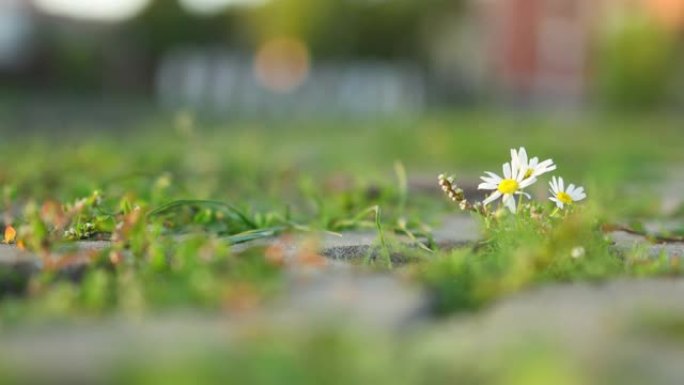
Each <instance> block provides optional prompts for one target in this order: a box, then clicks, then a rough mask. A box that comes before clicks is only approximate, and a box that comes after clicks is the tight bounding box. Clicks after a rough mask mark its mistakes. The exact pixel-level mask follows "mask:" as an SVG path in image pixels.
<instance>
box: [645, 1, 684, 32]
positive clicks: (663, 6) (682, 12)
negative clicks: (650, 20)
mask: <svg viewBox="0 0 684 385" xmlns="http://www.w3.org/2000/svg"><path fill="white" fill-rule="evenodd" d="M646 6H647V8H648V9H649V11H650V12H651V13H652V14H653V15H654V16H655V17H656V18H657V19H658V20H659V21H660V22H662V23H663V24H664V25H665V26H667V27H669V28H681V27H682V26H684V0H647V1H646Z"/></svg>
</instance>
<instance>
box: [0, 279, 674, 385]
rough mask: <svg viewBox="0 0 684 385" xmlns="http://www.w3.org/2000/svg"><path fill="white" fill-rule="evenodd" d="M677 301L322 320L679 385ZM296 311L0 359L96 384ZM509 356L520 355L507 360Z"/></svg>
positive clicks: (283, 324) (291, 323) (4, 337)
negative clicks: (394, 323) (409, 318)
mask: <svg viewBox="0 0 684 385" xmlns="http://www.w3.org/2000/svg"><path fill="white" fill-rule="evenodd" d="M389 294H391V293H388V292H384V293H381V294H380V293H379V294H378V295H389ZM682 298H684V280H682V279H670V280H617V281H612V282H608V283H601V284H590V283H578V284H556V285H549V286H545V287H541V288H537V289H535V290H531V291H527V292H522V293H519V294H516V295H513V296H511V297H508V298H505V299H503V300H501V301H499V302H498V303H495V304H494V305H492V306H490V307H489V308H486V309H483V310H481V311H479V312H477V313H473V314H461V315H456V316H453V317H450V318H448V319H444V320H438V321H434V320H433V321H430V322H427V320H423V322H414V323H411V324H409V325H404V327H400V328H399V329H396V328H387V327H386V326H385V325H380V324H379V323H370V324H369V323H365V322H361V323H354V322H352V321H350V320H349V319H348V318H335V317H333V318H329V319H327V321H329V322H332V323H333V324H338V325H339V324H342V325H344V328H345V329H351V330H354V329H355V328H357V327H359V326H361V329H357V330H362V333H366V334H368V335H375V336H389V337H390V338H391V339H393V340H399V341H401V340H404V341H405V342H406V341H407V340H408V341H411V345H409V346H410V348H411V351H410V352H408V353H406V354H409V355H411V356H414V357H415V359H417V360H418V359H427V360H440V361H443V360H447V362H451V363H453V364H454V365H456V364H458V365H461V366H463V365H470V366H471V367H474V368H480V369H484V370H486V369H487V368H489V369H491V368H496V367H499V366H505V365H521V364H522V365H524V364H525V361H524V359H525V357H526V355H530V354H532V355H533V357H534V358H536V359H541V360H542V362H543V363H547V364H548V363H552V364H553V363H554V362H555V361H554V359H555V360H562V362H564V365H570V366H571V367H573V368H576V369H577V370H579V371H580V372H581V373H582V372H584V373H585V374H591V375H593V376H599V378H602V377H606V378H610V379H611V382H606V381H604V382H599V383H620V384H623V383H628V384H632V383H633V384H641V383H648V384H656V385H658V384H679V383H681V381H680V380H681V378H684V366H683V365H681V363H682V362H684V337H682V334H681V327H682V325H684V301H682ZM300 310H301V309H298V308H295V309H292V311H291V312H290V313H288V314H287V315H282V314H277V313H273V312H268V313H256V314H250V315H246V316H244V315H243V316H240V317H229V316H218V315H216V316H207V315H204V316H198V315H192V314H188V313H185V314H175V315H168V314H167V315H165V316H163V317H156V318H151V319H137V320H136V319H124V318H115V319H108V320H104V321H100V322H98V323H86V322H84V323H81V324H77V325H68V326H55V327H52V328H44V329H38V330H35V329H30V332H27V331H26V330H19V331H12V332H6V333H0V343H1V344H2V349H0V360H2V362H3V364H4V365H5V367H9V368H12V369H13V370H14V371H16V372H20V373H23V374H26V373H28V374H36V375H40V374H41V373H49V374H50V376H52V378H53V379H54V378H63V379H81V380H83V379H84V378H85V379H91V380H94V379H96V378H98V376H99V375H102V374H103V373H108V371H114V370H116V364H117V363H119V362H121V360H122V359H127V360H137V359H141V360H143V359H146V360H150V359H151V358H152V359H162V357H168V356H172V357H176V358H178V359H182V358H183V357H184V356H185V355H187V356H190V357H192V354H194V353H196V352H198V351H212V349H219V348H221V347H225V346H231V345H233V344H235V343H236V341H239V339H240V338H241V336H244V335H254V334H255V333H264V332H265V333H268V331H269V330H279V331H294V332H297V331H299V332H306V331H307V330H311V328H312V327H313V326H314V325H319V326H320V325H321V319H320V318H316V317H311V313H309V312H302V311H300ZM366 310H368V309H366ZM372 311H373V310H372V309H371V312H372ZM236 338H237V340H236ZM372 341H376V342H377V340H375V339H372ZM381 341H382V339H381ZM179 347H182V349H179ZM540 355H541V358H540ZM511 359H512V360H522V361H519V362H518V361H513V363H511V362H510V360H511ZM497 360H506V361H504V362H499V361H497ZM36 363H40V370H39V371H36ZM556 363H557V362H556ZM455 370H456V369H455ZM569 383H587V382H584V381H580V382H572V381H571V382H569Z"/></svg>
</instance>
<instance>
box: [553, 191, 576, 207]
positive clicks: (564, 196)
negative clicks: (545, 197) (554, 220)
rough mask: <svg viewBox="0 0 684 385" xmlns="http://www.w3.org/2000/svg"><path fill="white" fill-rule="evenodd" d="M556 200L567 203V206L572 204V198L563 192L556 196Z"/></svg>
mask: <svg viewBox="0 0 684 385" xmlns="http://www.w3.org/2000/svg"><path fill="white" fill-rule="evenodd" d="M556 199H558V200H559V201H561V202H563V203H565V204H566V205H569V204H570V203H572V197H571V196H570V195H569V194H568V193H566V192H563V191H561V192H559V193H558V194H556Z"/></svg>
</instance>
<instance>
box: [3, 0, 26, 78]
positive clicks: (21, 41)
mask: <svg viewBox="0 0 684 385" xmlns="http://www.w3.org/2000/svg"><path fill="white" fill-rule="evenodd" d="M32 30H33V20H32V18H31V12H30V10H29V9H28V8H27V7H26V6H25V3H24V2H23V1H22V0H0V69H3V68H14V67H17V66H19V65H21V63H23V61H24V60H25V59H26V56H27V54H28V51H29V46H30V40H31V31H32Z"/></svg>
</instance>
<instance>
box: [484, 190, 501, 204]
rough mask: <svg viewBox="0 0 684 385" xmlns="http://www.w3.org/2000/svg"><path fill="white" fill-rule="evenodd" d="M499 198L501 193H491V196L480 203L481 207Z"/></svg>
mask: <svg viewBox="0 0 684 385" xmlns="http://www.w3.org/2000/svg"><path fill="white" fill-rule="evenodd" d="M500 196H501V191H498V190H497V191H494V192H493V193H491V194H490V195H489V196H488V197H487V199H485V200H484V201H482V204H483V205H487V204H489V203H491V202H493V201H495V200H497V199H498V198H499V197H500Z"/></svg>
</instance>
